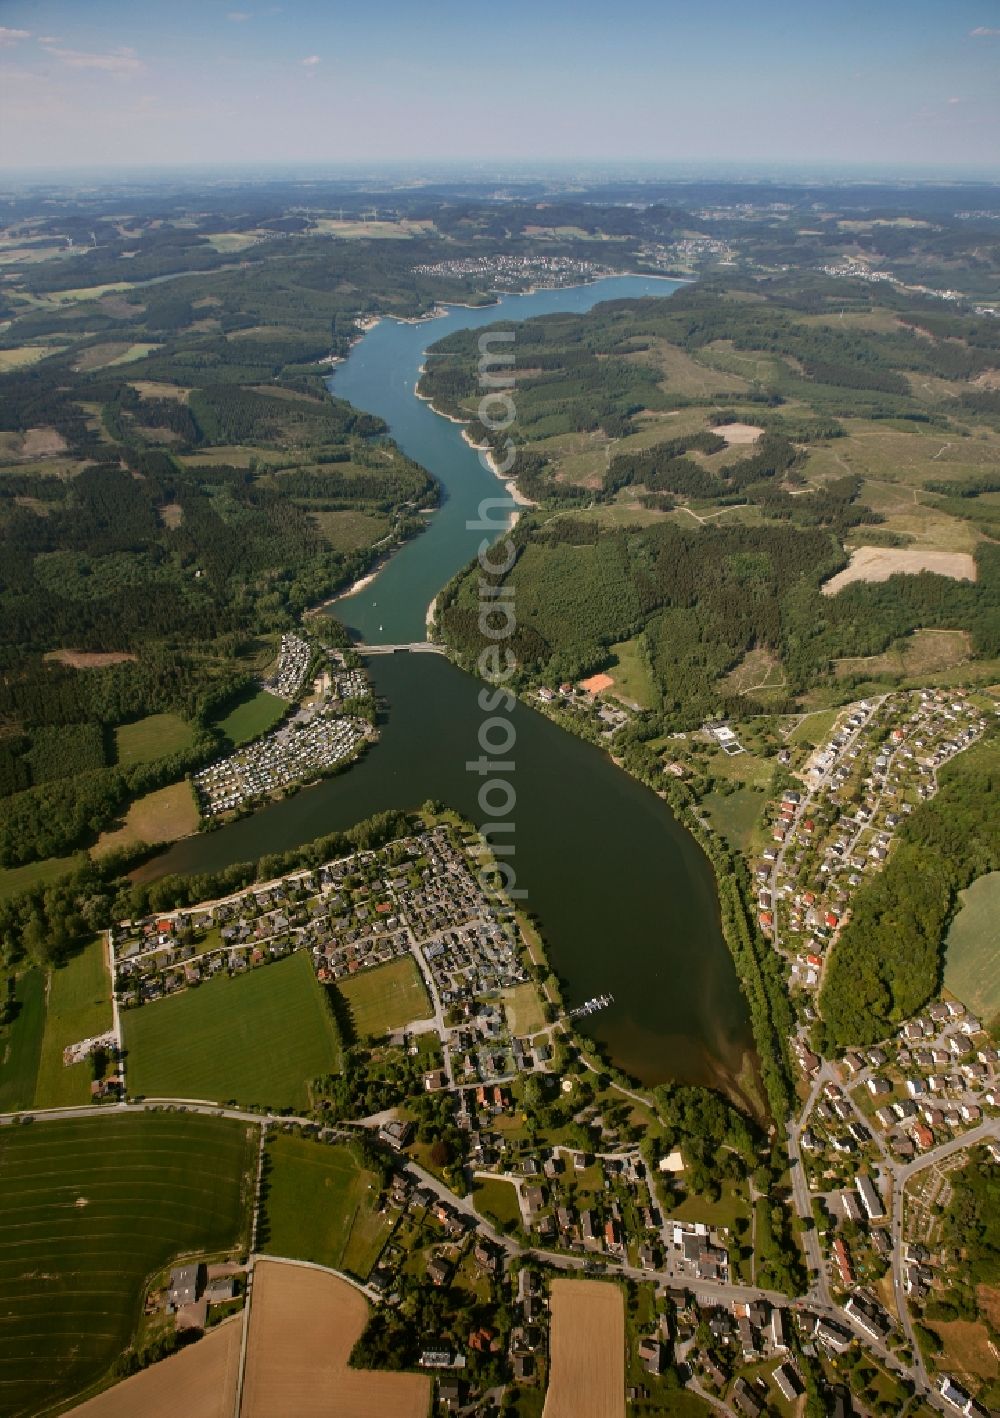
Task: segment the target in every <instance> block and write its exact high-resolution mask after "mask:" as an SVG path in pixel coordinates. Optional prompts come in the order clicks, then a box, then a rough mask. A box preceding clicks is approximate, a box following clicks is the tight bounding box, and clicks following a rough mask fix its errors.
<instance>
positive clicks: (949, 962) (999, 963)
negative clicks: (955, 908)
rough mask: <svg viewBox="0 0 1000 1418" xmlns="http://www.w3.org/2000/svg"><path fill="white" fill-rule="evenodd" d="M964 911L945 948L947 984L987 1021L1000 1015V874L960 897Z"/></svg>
mask: <svg viewBox="0 0 1000 1418" xmlns="http://www.w3.org/2000/svg"><path fill="white" fill-rule="evenodd" d="M960 900H961V903H962V905H961V909H960V910H959V912H958V915H957V916H956V917H955V919H954V920H953V921H952V923H951V929H950V930H949V931H948V938H947V941H946V945H945V959H944V983H945V987H946V988H947V989H949V990H950V991H951V993H952V994H953V995H956V996H957V997H958V999H960V1000H961V1001H962V1003H963V1004H965V1005H967V1006H968V1007H969V1009H972V1010H974V1011H975V1012H976V1013H977V1014H978V1015H980V1016H981V1017H983V1018H985V1019H988V1020H990V1019H993V1018H994V1017H995V1016H996V1015H998V1014H1000V936H998V935H997V928H996V922H997V917H998V915H1000V872H997V871H994V872H989V873H988V875H986V876H981V877H980V878H979V880H978V881H974V882H973V883H972V885H971V886H970V887H969V888H968V890H967V891H963V892H962V893H961V895H960Z"/></svg>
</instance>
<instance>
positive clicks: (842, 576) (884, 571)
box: [823, 547, 976, 596]
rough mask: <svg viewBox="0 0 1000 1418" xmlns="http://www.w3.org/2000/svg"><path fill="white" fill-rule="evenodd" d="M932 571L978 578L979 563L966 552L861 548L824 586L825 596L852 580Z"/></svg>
mask: <svg viewBox="0 0 1000 1418" xmlns="http://www.w3.org/2000/svg"><path fill="white" fill-rule="evenodd" d="M920 571H933V572H934V574H935V575H936V576H950V577H952V579H953V580H955V581H975V579H976V563H975V560H974V558H973V557H971V556H970V555H969V553H968V552H964V551H920V550H917V549H916V548H915V547H858V549H857V551H854V552H852V553H851V560H850V563H849V564H848V565H847V566H845V567H844V569H843V571H838V572H837V574H836V576H831V578H830V580H829V581H827V582H826V583H825V584H824V586H823V594H824V596H835V595H836V594H837V592H838V591H842V590H843V589H844V587H845V586H849V585H850V584H851V582H852V581H888V579H889V577H890V576H897V575H899V574H900V573H901V572H902V573H905V574H907V575H910V576H915V575H916V574H917V573H918V572H920Z"/></svg>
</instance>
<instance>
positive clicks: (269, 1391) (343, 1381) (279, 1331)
mask: <svg viewBox="0 0 1000 1418" xmlns="http://www.w3.org/2000/svg"><path fill="white" fill-rule="evenodd" d="M367 1319H368V1302H367V1301H366V1299H365V1297H364V1295H362V1294H361V1292H360V1291H359V1290H355V1288H354V1287H353V1285H350V1284H349V1283H348V1282H347V1281H346V1280H341V1279H340V1278H339V1277H338V1276H336V1275H329V1274H324V1272H323V1271H321V1270H310V1269H307V1268H305V1267H303V1266H297V1265H281V1264H279V1263H278V1262H277V1261H258V1263H257V1267H256V1272H255V1275H254V1295H253V1308H252V1309H251V1312H250V1330H249V1336H248V1341H247V1357H246V1377H245V1382H244V1388H243V1406H242V1408H241V1410H240V1412H241V1418H275V1415H276V1414H279V1413H288V1414H292V1413H294V1414H295V1418H329V1415H330V1414H331V1412H334V1411H335V1412H336V1414H337V1418H371V1415H372V1414H378V1418H427V1413H428V1411H429V1409H430V1400H431V1380H430V1379H429V1378H427V1377H425V1376H424V1375H422V1374H392V1373H385V1372H382V1371H379V1372H373V1371H368V1370H364V1369H352V1368H351V1367H350V1366H349V1362H348V1361H349V1359H350V1355H351V1350H352V1349H353V1348H354V1345H355V1343H356V1341H357V1339H358V1337H359V1336H360V1334H361V1332H362V1331H363V1329H364V1327H365V1324H366V1322H367ZM334 1394H335V1395H336V1399H335V1400H334V1401H333V1402H331V1396H332V1395H334Z"/></svg>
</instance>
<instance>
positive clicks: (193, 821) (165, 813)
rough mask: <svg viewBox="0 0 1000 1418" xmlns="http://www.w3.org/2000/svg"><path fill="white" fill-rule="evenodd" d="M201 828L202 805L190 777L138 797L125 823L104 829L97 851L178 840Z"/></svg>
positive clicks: (130, 808)
mask: <svg viewBox="0 0 1000 1418" xmlns="http://www.w3.org/2000/svg"><path fill="white" fill-rule="evenodd" d="M197 827H198V805H197V803H196V802H195V799H194V790H193V789H192V787H191V784H190V783H189V782H188V781H187V780H186V779H184V780H182V781H181V782H180V783H170V784H168V785H167V787H165V788H157V789H156V791H155V792H152V793H146V795H145V796H144V797H141V798H136V800H135V802H134V803H132V804H131V806H130V807H129V809H128V811H127V812H126V814H125V818H124V820H123V821H122V823H121V826H119V827H115V828H113V829H111V830H110V831H108V832H102V833H101V836H100V838H99V839H98V841H97V845H96V846H95V848H94V851H95V853H96V854H97V855H101V854H103V853H106V852H114V851H118V850H120V849H121V848H123V847H135V846H138V845H139V843H141V842H147V843H149V844H150V845H151V846H153V845H155V844H156V843H158V842H176V841H177V839H178V837H187V836H188V835H189V834H190V833H192V832H194V831H196V830H197Z"/></svg>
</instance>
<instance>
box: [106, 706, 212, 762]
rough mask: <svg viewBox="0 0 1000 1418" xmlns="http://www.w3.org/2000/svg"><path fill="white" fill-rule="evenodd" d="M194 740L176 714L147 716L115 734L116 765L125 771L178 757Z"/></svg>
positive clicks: (189, 729) (123, 726)
mask: <svg viewBox="0 0 1000 1418" xmlns="http://www.w3.org/2000/svg"><path fill="white" fill-rule="evenodd" d="M193 739H194V734H193V732H192V729H191V725H190V724H188V723H186V722H185V720H184V719H182V718H181V717H180V715H179V714H148V715H147V716H146V718H145V719H137V720H136V721H135V723H134V724H122V725H121V727H120V728H117V729H116V730H115V749H116V752H117V755H118V762H119V763H120V764H121V765H122V767H124V768H128V767H130V766H131V765H132V764H133V763H152V762H153V761H154V759H157V758H166V757H167V756H168V754H171V753H180V752H181V751H182V750H183V749H185V748H188V747H189V745H190V744H191V742H192V740H193Z"/></svg>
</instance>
